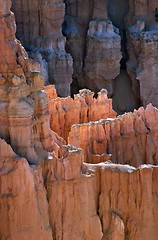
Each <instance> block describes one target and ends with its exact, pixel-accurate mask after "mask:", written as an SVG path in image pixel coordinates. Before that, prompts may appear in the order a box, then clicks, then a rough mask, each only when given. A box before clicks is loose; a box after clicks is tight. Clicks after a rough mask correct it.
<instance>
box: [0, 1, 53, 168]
mask: <svg viewBox="0 0 158 240" xmlns="http://www.w3.org/2000/svg"><path fill="white" fill-rule="evenodd" d="M0 4H1V5H0V109H1V111H0V137H1V138H3V139H5V140H6V141H7V143H10V144H11V146H12V147H13V150H14V151H15V152H16V153H17V154H19V155H20V156H22V157H25V158H26V159H27V160H28V161H29V162H30V163H33V164H37V162H38V160H40V159H43V158H45V157H46V155H47V152H46V151H49V152H51V151H53V144H54V143H53V133H52V132H51V130H50V127H49V111H48V98H47V95H46V93H45V92H44V91H42V90H41V89H42V88H43V85H44V81H43V79H42V78H41V77H40V75H39V73H38V72H31V71H30V68H29V63H28V56H27V54H26V52H25V50H24V48H23V47H22V46H21V44H20V42H19V41H18V40H17V39H16V38H15V30H16V25H15V19H14V14H13V13H12V12H10V6H11V1H9V0H7V1H4V0H3V1H2V0H1V1H0ZM4 49H5V51H4Z"/></svg>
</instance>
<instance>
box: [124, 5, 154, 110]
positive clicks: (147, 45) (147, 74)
mask: <svg viewBox="0 0 158 240" xmlns="http://www.w3.org/2000/svg"><path fill="white" fill-rule="evenodd" d="M129 4H130V12H129V15H128V18H127V20H128V21H127V22H129V26H130V27H129V28H128V39H127V40H128V41H127V43H128V45H127V47H128V48H127V50H128V54H129V60H128V62H127V71H128V74H129V76H130V78H131V80H132V87H133V90H134V92H135V95H139V94H140V99H141V102H142V104H143V105H144V106H147V104H149V103H152V104H153V105H154V106H156V107H157V106H158V100H157V91H158V90H157V54H156V53H157V41H158V38H157V35H158V25H157V7H158V3H157V1H150V3H148V2H147V1H143V2H142V1H134V2H133V1H130V2H129Z"/></svg>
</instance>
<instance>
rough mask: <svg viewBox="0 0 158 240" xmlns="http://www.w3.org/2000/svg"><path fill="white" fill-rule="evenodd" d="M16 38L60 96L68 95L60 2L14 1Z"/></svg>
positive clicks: (69, 67) (68, 72)
mask: <svg viewBox="0 0 158 240" xmlns="http://www.w3.org/2000/svg"><path fill="white" fill-rule="evenodd" d="M12 2H13V5H12V9H13V11H14V13H15V15H16V22H17V29H18V30H17V37H18V38H19V39H20V40H21V41H22V43H23V44H24V46H25V47H26V48H27V49H28V50H29V55H30V57H31V58H32V59H33V60H34V61H37V62H38V63H39V64H40V72H41V74H42V75H43V77H45V80H46V81H47V80H49V82H50V83H53V84H54V85H55V87H56V89H57V91H58V94H59V95H60V96H68V95H70V84H71V82H72V58H71V56H70V55H69V54H67V53H66V52H65V38H64V37H63V35H62V22H63V18H64V14H65V5H64V3H63V1H56V0H49V1H37V0H36V1H34V2H32V1H19V0H13V1H12Z"/></svg>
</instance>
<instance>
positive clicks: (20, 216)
mask: <svg viewBox="0 0 158 240" xmlns="http://www.w3.org/2000/svg"><path fill="white" fill-rule="evenodd" d="M0 184H1V188H0V238H1V239H2V240H4V239H11V240H13V239H17V240H20V239H24V240H25V239H26V240H27V239H32V240H33V239H40V240H52V239H53V238H52V230H51V227H50V224H49V215H48V202H47V198H46V191H45V187H44V183H43V177H42V171H41V168H40V167H39V166H32V167H30V166H29V164H28V161H27V160H26V159H25V158H20V157H18V156H17V155H16V154H15V153H14V152H13V150H12V148H11V146H9V145H8V144H7V143H6V142H5V141H4V140H2V139H0Z"/></svg>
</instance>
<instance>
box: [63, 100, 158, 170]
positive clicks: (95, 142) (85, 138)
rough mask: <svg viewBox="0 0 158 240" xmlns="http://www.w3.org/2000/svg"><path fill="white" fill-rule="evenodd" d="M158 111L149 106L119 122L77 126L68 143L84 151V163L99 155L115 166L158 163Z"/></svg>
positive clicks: (117, 120) (109, 120) (104, 121)
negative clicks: (157, 124)
mask: <svg viewBox="0 0 158 240" xmlns="http://www.w3.org/2000/svg"><path fill="white" fill-rule="evenodd" d="M157 118H158V109H157V108H154V107H153V106H152V105H148V106H147V108H146V109H144V108H140V109H139V110H138V111H135V112H134V113H127V114H125V115H123V116H119V117H117V118H116V119H107V120H100V121H96V122H90V123H86V124H78V125H74V126H72V128H71V132H70V134H69V141H68V142H69V143H70V144H72V145H74V146H76V147H80V148H82V149H84V154H85V161H87V162H90V163H95V162H93V160H94V161H95V160H96V161H98V160H97V159H98V158H97V155H102V157H103V156H104V155H105V159H106V158H107V159H108V160H109V159H110V156H111V160H112V162H114V163H121V164H129V165H132V166H135V167H138V166H139V165H141V164H158V148H157V134H158V132H157V127H156V121H157V120H156V119H157Z"/></svg>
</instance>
